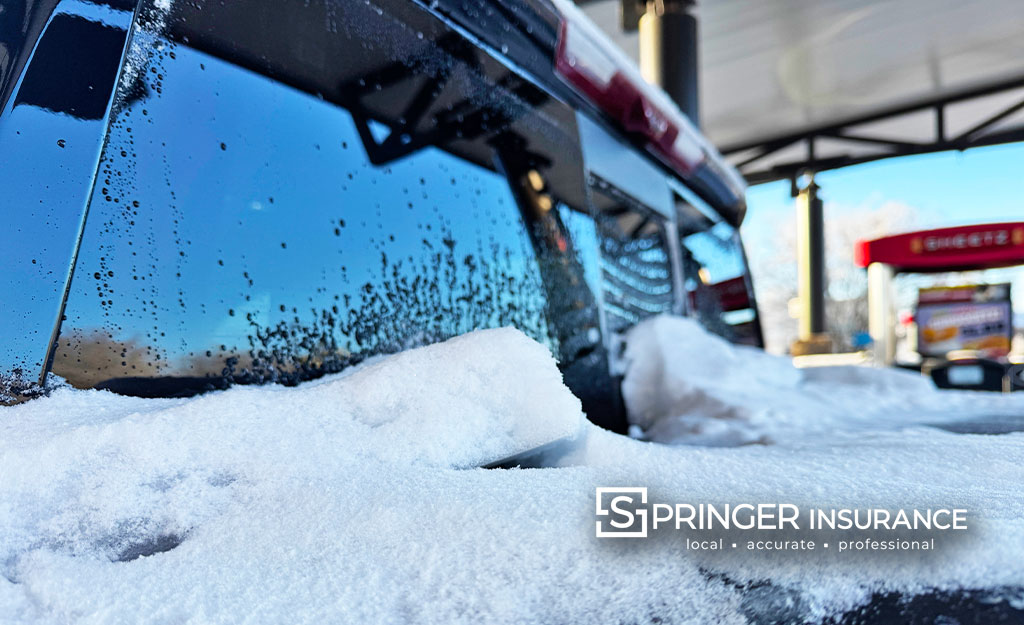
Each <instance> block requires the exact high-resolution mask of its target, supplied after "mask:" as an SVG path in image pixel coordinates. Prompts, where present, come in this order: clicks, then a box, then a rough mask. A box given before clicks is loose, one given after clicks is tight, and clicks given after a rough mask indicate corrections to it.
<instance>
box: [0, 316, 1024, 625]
mask: <svg viewBox="0 0 1024 625" xmlns="http://www.w3.org/2000/svg"><path fill="white" fill-rule="evenodd" d="M676 339H685V340H686V341H689V342H690V343H691V345H690V346H687V345H685V344H682V345H679V344H677V345H674V346H670V345H669V344H667V343H662V342H661V341H670V340H676ZM645 341H646V342H647V345H646V349H648V350H649V351H648V354H649V355H650V356H651V358H652V362H653V364H652V368H651V369H647V370H646V371H647V372H646V373H643V371H644V370H642V369H641V368H639V365H638V364H637V363H639V362H640V361H639V360H635V362H634V370H633V371H632V372H631V373H630V376H631V382H630V384H631V388H630V390H629V394H630V397H631V404H632V405H633V406H634V407H637V406H648V407H650V410H649V411H647V412H645V413H644V414H645V415H646V416H645V417H643V418H644V419H645V421H644V423H645V424H648V425H650V426H651V427H649V428H648V430H647V432H648V434H650V433H651V432H653V431H655V430H656V429H657V427H658V424H659V423H660V422H662V421H666V420H668V421H673V420H675V421H678V417H679V415H680V414H682V413H681V412H680V411H688V412H693V414H699V415H701V416H702V418H703V419H704V420H705V421H710V420H711V419H717V418H719V417H722V416H727V418H725V419H719V420H721V421H728V422H729V423H730V424H731V425H730V426H729V428H731V430H732V431H733V432H734V433H735V438H737V439H747V438H750V437H751V436H754V435H756V436H768V437H770V438H772V439H773V440H776V442H778V444H776V445H746V446H741V447H732V448H708V447H698V446H693V445H685V446H668V445H662V444H657V443H651V442H643V441H637V440H632V439H630V438H627V437H622V436H618V435H615V434H612V433H609V432H605V431H603V430H599V429H597V428H595V427H593V426H590V425H588V424H586V423H581V421H580V407H579V403H578V402H577V400H576V399H575V398H574V397H572V395H571V394H570V393H569V392H568V390H567V389H566V388H565V387H564V386H563V385H562V383H561V379H560V376H559V374H558V371H557V369H556V368H555V365H554V362H553V360H552V358H551V356H550V355H549V354H548V353H547V351H546V350H545V349H544V348H543V347H541V346H539V345H537V344H536V343H534V342H532V341H530V340H529V339H527V338H526V337H525V336H523V335H521V334H520V333H518V332H517V331H514V330H494V331H484V332H476V333H472V334H469V335H466V336H464V337H460V338H458V339H454V340H452V341H449V342H447V343H443V344H439V345H435V346H431V347H427V348H422V349H419V350H413V351H410V352H406V353H404V354H400V355H397V356H393V357H389V358H386V359H382V360H380V361H377V362H375V363H373V364H371V365H368V366H365V367H362V368H360V369H358V370H356V371H354V372H352V373H350V374H348V375H341V376H335V377H332V378H329V379H325V380H322V381H320V382H317V383H314V384H310V385H305V386H302V387H299V388H294V389H283V388H275V387H265V388H237V389H232V390H229V391H226V392H221V393H215V394H211V395H208V396H204V397H201V398H197V399H191V400H141V399H131V398H124V397H117V396H113V395H110V394H108V393H104V392H97V391H72V390H62V391H59V392H56V393H54V394H53V395H52V396H50V397H47V398H43V399H39V400H35V401H32V402H29V403H26V404H24V405H21V406H16V407H11V408H4V409H2V410H0V622H8V621H10V622H22V621H30V622H84V623H104V624H107V623H167V622H174V623H177V622H197V623H199V622H203V623H205V622H212V623H241V622H245V623H282V622H288V623H321V622H347V623H613V622H637V623H644V622H662V623H684V622H689V623H743V622H746V621H747V620H748V618H750V615H751V611H752V610H754V611H756V608H752V606H751V604H750V597H751V593H750V592H747V591H745V590H744V589H743V585H744V584H746V583H748V582H761V581H765V580H770V582H771V586H769V587H768V588H771V589H775V590H773V591H772V592H776V591H777V592H778V593H782V594H781V596H783V597H784V598H786V599H787V601H788V604H789V605H790V607H791V608H793V609H794V610H796V611H797V612H798V613H799V614H800V615H801V618H803V617H806V618H811V619H814V618H820V617H823V616H825V615H828V614H832V613H835V612H837V611H840V610H842V609H844V608H849V607H851V606H853V605H856V604H857V603H859V602H863V601H864V600H866V598H867V597H868V596H869V595H870V593H871V592H872V591H875V590H883V589H892V590H902V591H907V592H915V591H919V590H924V589H927V588H936V587H937V588H959V587H969V588H992V587H1003V586H1008V587H1021V586H1024V558H1022V557H1021V556H1022V555H1024V510H1022V506H1021V498H1020V496H1019V485H1020V484H1021V483H1022V481H1024V435H1021V434H1008V435H1004V436H973V435H958V434H952V433H948V432H943V431H939V430H934V429H930V428H924V427H916V426H912V425H909V424H910V423H911V420H910V418H909V417H905V418H904V417H900V415H896V416H894V417H893V418H894V419H897V418H900V419H903V422H904V423H906V424H908V425H907V427H902V426H901V427H892V426H893V423H894V421H890V420H888V417H886V418H885V419H884V420H883V421H884V422H880V423H879V425H880V427H877V428H874V429H872V428H871V427H870V424H869V421H870V420H871V417H870V415H871V414H873V415H875V417H877V418H879V419H881V418H882V417H883V415H885V414H886V411H887V410H889V409H898V410H902V409H909V408H913V407H914V406H916V405H918V404H915V403H914V402H919V401H924V400H921V399H919V397H931V395H932V393H931V391H930V390H929V389H928V388H927V387H926V386H924V385H920V384H918V381H917V380H916V379H914V378H908V377H905V376H903V375H889V374H887V373H886V372H879V371H861V370H856V371H854V370H849V371H846V370H844V371H840V372H816V373H811V374H808V373H801V372H795V371H791V370H789V369H787V367H789V365H788V363H787V362H786V361H783V360H773V359H767V358H764V357H763V356H762V355H760V354H759V353H757V352H750V353H748V352H746V351H745V350H737V349H736V348H733V347H731V346H728V345H725V344H722V343H720V342H718V340H717V339H713V338H710V337H707V336H706V335H704V334H703V333H701V332H699V331H696V330H695V328H694V327H693V326H692V325H690V324H689V322H686V321H683V320H675V319H667V318H663V319H658V320H655V321H652V322H650V323H648V324H646V325H645V326H641V327H640V328H638V330H637V331H636V332H635V333H634V335H633V336H632V337H630V352H631V355H632V356H633V357H634V359H636V358H637V357H638V356H639V355H640V354H639V353H638V351H637V350H639V349H641V347H642V346H643V344H644V342H645ZM670 347H671V349H670ZM691 349H696V350H697V351H696V352H695V353H698V354H701V360H700V362H696V363H695V362H694V358H693V356H692V355H688V354H689V353H690V350H691ZM748 359H752V360H751V362H753V363H755V364H758V365H760V366H759V367H756V368H750V367H748V366H747V364H749V363H746V364H745V363H744V362H740V363H739V364H743V365H744V366H741V367H734V366H729V363H730V362H736V361H747V360H748ZM659 363H660V364H659ZM890 373H891V372H890ZM674 376H682V377H674ZM862 376H867V378H862ZM823 377H824V378H828V379H829V380H831V384H833V385H834V386H841V385H846V386H848V387H849V389H845V390H836V391H835V392H834V393H832V394H831V397H832V398H833V400H832V401H827V399H828V397H829V396H830V395H829V394H828V393H827V383H826V381H825V380H824V379H823ZM683 378H686V379H687V380H688V381H687V383H688V384H689V386H687V387H686V388H689V389H691V390H690V392H691V394H693V393H696V391H701V393H696V394H697V395H699V401H696V402H693V401H690V400H688V399H687V398H686V397H685V394H686V393H685V392H677V391H676V390H673V389H672V388H671V387H672V386H673V384H674V383H676V382H680V381H682V380H683ZM814 385H817V386H818V387H820V388H819V389H818V390H817V391H813V392H809V391H808V390H807V387H809V386H814ZM643 389H646V390H643ZM908 389H909V390H912V391H913V393H914V394H913V397H911V398H909V399H908V398H907V397H906V391H907V390H908ZM652 393H653V394H661V393H673V394H672V395H671V396H669V397H668V398H667V399H666V398H657V400H652V398H650V397H648V398H646V399H644V398H643V395H644V394H652ZM730 393H732V394H733V395H730ZM972 397H973V396H972ZM759 398H760V401H761V402H762V403H758V401H759ZM941 398H946V399H947V401H948V403H947V405H948V406H952V407H953V408H951V410H959V408H957V406H966V405H969V402H968V399H969V397H968V396H967V395H966V394H956V393H945V394H942V395H941ZM996 399H998V398H996ZM996 399H990V400H986V401H987V402H988V403H989V404H992V405H993V406H995V404H996V403H998V402H997V401H996ZM927 401H928V402H931V403H929V404H928V405H929V406H930V407H938V406H940V405H941V403H942V402H941V400H940V399H936V400H931V399H929V400H927ZM638 402H639V403H638ZM644 402H646V403H644ZM688 402H689V403H688ZM1020 405H1021V403H1020V401H1019V400H1018V399H1016V398H1011V399H1003V400H1002V404H1001V408H1003V409H1006V410H1009V409H1010V408H1011V407H1012V406H1018V407H1019V406H1020ZM722 406H732V408H731V409H730V410H727V411H725V412H723V411H722ZM764 406H768V407H769V408H770V410H771V411H772V412H771V413H770V414H769V415H763V414H762V413H761V412H759V411H761V410H762V409H763V408H764ZM644 410H647V408H644ZM844 411H845V414H846V415H847V417H849V421H850V422H851V423H853V424H854V425H852V426H849V427H845V426H844V427H840V426H843V423H844V417H843V414H844ZM865 411H866V412H865ZM659 414H661V415H662V416H660V417H659V416H658V415H659ZM664 415H669V416H664ZM772 415H774V416H775V417H777V419H779V420H780V422H781V423H782V424H783V425H781V426H779V427H778V428H774V429H773V428H771V427H769V425H768V424H767V422H768V420H769V417H770V416H772ZM966 416H969V415H966V414H962V415H959V417H961V418H963V417H966ZM819 418H820V419H822V420H824V421H825V425H823V426H821V427H819V428H818V429H816V430H815V431H814V432H812V433H811V434H810V435H808V436H806V437H801V436H800V435H799V431H800V428H801V427H803V426H805V425H806V426H810V425H812V424H813V423H814V421H815V419H819ZM829 428H835V429H836V431H835V433H834V435H832V436H825V435H824V434H825V432H826V431H827V430H828V429H829ZM705 434H706V432H705ZM683 438H684V439H685V438H686V437H685V436H684V437H683ZM555 439H560V440H563V441H564V440H566V439H572V440H571V442H567V443H565V444H564V445H563V447H562V448H561V449H560V450H555V451H551V452H549V455H548V457H547V460H546V464H545V466H546V468H540V469H512V470H487V469H480V468H473V467H474V465H476V464H479V463H482V462H489V461H491V460H493V459H495V458H497V457H501V456H505V455H510V454H514V453H517V452H520V451H522V450H524V449H526V448H529V447H532V446H536V445H538V444H543V443H544V442H545V441H549V440H555ZM687 442H693V440H692V438H691V439H689V440H688V441H687ZM716 442H722V439H721V438H720V437H719V438H718V439H717V440H716ZM614 485H641V486H648V487H650V489H651V492H652V493H655V494H656V495H657V497H658V498H659V499H663V500H666V501H690V502H701V501H710V502H720V503H726V502H730V501H732V502H737V501H754V502H758V501H765V502H775V501H792V502H794V503H798V504H807V505H814V506H819V507H825V506H830V505H844V506H856V505H861V506H865V505H871V506H892V507H899V506H923V505H931V504H941V505H947V506H958V507H966V508H968V509H969V510H970V511H971V515H972V516H971V519H972V520H977V523H972V529H971V530H970V531H969V532H967V533H965V534H964V535H962V536H960V537H959V539H958V540H956V541H953V542H952V543H950V544H946V545H944V548H942V549H939V550H936V551H935V552H932V553H931V554H927V555H921V554H913V553H904V554H899V555H898V556H883V555H878V554H870V555H859V554H837V553H834V552H833V553H823V552H815V553H812V554H806V553H797V554H786V553H776V554H766V553H758V552H727V553H724V554H714V553H707V554H705V553H697V552H692V551H687V550H686V548H685V546H684V545H683V544H682V542H681V536H675V535H667V536H658V537H657V538H655V539H650V540H648V541H607V540H606V541H601V540H598V539H596V538H595V537H594V534H593V532H594V514H593V510H594V488H595V487H597V486H614ZM178 543H180V544H178ZM175 545H176V546H175ZM172 547H173V548H172ZM161 549H168V550H166V551H162V552H159V553H152V552H154V551H160V550H161ZM142 553H152V555H143V556H142V557H135V556H138V555H139V554H142ZM761 588H762V589H763V588H764V587H763V586H762V587H761ZM794 606H795V607H794Z"/></svg>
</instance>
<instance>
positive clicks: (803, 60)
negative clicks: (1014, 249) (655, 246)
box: [579, 0, 1024, 183]
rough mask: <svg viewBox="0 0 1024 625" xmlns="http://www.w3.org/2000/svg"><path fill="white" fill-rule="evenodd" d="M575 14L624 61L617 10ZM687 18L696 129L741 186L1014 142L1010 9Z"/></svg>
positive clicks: (1021, 63)
mask: <svg viewBox="0 0 1024 625" xmlns="http://www.w3.org/2000/svg"><path fill="white" fill-rule="evenodd" d="M627 1H629V0H627ZM579 3H580V4H581V6H582V8H583V10H584V12H586V13H587V14H588V15H589V16H590V18H591V19H593V20H594V21H595V22H596V23H597V24H598V25H599V26H600V27H601V28H602V29H603V30H605V31H606V32H607V33H608V34H609V35H610V36H611V37H612V38H613V40H614V41H616V42H617V43H618V44H619V45H620V46H621V47H622V48H623V49H624V50H625V51H626V52H627V54H629V55H631V56H632V57H633V58H634V59H635V58H637V48H638V42H637V33H636V32H635V30H633V28H635V23H634V24H629V21H630V19H628V12H627V19H625V20H624V19H623V17H622V12H621V5H622V0H590V1H587V0H579ZM694 11H695V12H696V15H697V19H698V24H699V32H700V58H699V81H700V100H701V123H702V130H703V131H704V133H705V134H706V135H707V136H708V137H710V139H711V140H712V141H713V142H714V143H715V144H716V145H717V146H718V147H719V149H720V150H721V151H722V152H723V153H724V154H725V155H726V156H727V157H728V158H729V160H730V161H731V162H732V163H733V164H735V165H737V166H738V167H739V169H740V171H741V172H742V173H743V174H744V175H745V176H746V178H747V180H748V181H749V182H751V183H758V182H765V181H769V180H775V179H784V178H790V179H792V178H794V177H795V176H797V175H798V174H799V173H800V172H801V171H803V170H814V171H822V170H826V169H833V168H836V167H843V166H847V165H853V164H857V163H863V162H867V161H872V160H878V159H882V158H888V157H892V156H903V155H908V154H921V153H926V152H935V151H941V150H950V149H966V148H969V147H975V146H982V145H994V144H998V143H1008V142H1013V141H1020V140H1024V2H1022V1H1021V0H981V1H978V2H965V1H964V0H874V1H871V0H698V2H697V4H696V7H695V8H694ZM624 27H625V28H624Z"/></svg>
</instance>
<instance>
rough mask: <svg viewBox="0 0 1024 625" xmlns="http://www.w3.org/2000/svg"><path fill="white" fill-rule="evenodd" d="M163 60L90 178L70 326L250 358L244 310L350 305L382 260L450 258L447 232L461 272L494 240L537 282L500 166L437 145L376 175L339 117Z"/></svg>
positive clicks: (269, 86) (267, 86)
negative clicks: (490, 167)
mask: <svg viewBox="0 0 1024 625" xmlns="http://www.w3.org/2000/svg"><path fill="white" fill-rule="evenodd" d="M170 50H173V52H174V54H175V56H176V59H174V60H172V59H170V58H168V57H166V56H165V57H164V59H163V61H162V62H160V63H155V64H153V63H151V67H155V68H156V70H157V73H159V74H160V75H162V84H160V87H161V90H162V95H155V94H154V95H152V96H151V97H149V98H146V99H144V100H142V101H140V102H136V103H134V104H133V105H132V106H131V107H130V108H129V109H128V110H126V111H123V112H122V114H121V115H120V117H119V118H118V120H117V122H116V123H115V124H114V126H113V128H112V131H111V142H110V145H109V147H108V149H107V153H106V163H107V165H108V166H109V168H110V169H112V170H113V172H114V173H113V175H110V174H108V173H107V172H105V171H104V170H103V169H101V178H103V179H104V180H107V179H109V181H110V184H109V188H108V191H109V193H108V194H107V195H104V189H105V188H107V187H106V186H105V185H98V186H97V192H96V194H95V195H94V197H93V203H92V209H91V210H92V214H91V215H90V218H89V222H88V224H87V231H86V236H85V240H84V243H83V251H82V259H81V262H80V271H79V273H78V275H77V276H76V281H75V284H74V288H73V293H72V298H71V301H70V303H69V319H71V321H72V324H71V325H72V326H73V327H76V328H95V327H104V328H110V329H113V330H115V333H116V334H117V337H118V338H121V339H129V338H132V336H133V334H136V333H137V334H143V333H145V334H146V337H147V338H148V339H150V341H156V342H157V344H159V345H160V346H161V347H162V348H164V349H170V350H173V349H175V347H177V348H178V349H184V350H186V351H189V350H195V351H201V350H204V349H208V348H210V347H213V348H214V349H216V347H219V344H224V345H226V346H227V347H228V349H229V350H230V349H231V348H232V347H239V348H245V347H247V344H246V342H245V341H244V340H243V337H244V336H245V335H247V334H248V333H249V331H250V328H249V324H248V322H247V320H246V314H247V313H251V314H252V315H253V317H254V319H255V320H256V321H257V323H259V324H260V325H262V326H267V325H270V324H272V323H277V322H278V321H291V320H292V318H293V317H299V318H300V319H301V320H303V321H305V320H307V319H309V318H311V316H312V315H313V311H314V310H319V309H324V308H330V307H331V306H333V305H338V306H339V307H342V308H343V306H344V301H343V299H341V298H339V299H336V298H335V296H336V295H338V294H339V293H343V292H355V291H356V290H357V289H358V288H359V287H361V286H362V285H364V284H366V283H376V282H378V281H379V280H380V278H381V277H382V271H383V270H382V267H383V264H384V262H385V261H386V262H387V263H388V266H389V267H393V265H394V263H395V262H396V261H402V262H404V263H406V266H407V267H408V263H409V262H410V259H409V257H410V256H414V257H415V259H416V260H417V261H419V260H420V259H422V258H424V257H425V254H424V252H425V251H432V252H445V251H446V250H445V248H444V245H443V243H442V240H443V239H445V238H447V237H448V236H449V235H450V238H451V239H452V240H454V242H455V248H454V250H455V256H456V257H457V258H458V259H460V262H461V259H463V258H464V257H465V256H466V255H470V254H472V255H475V256H477V257H478V258H485V259H490V257H491V249H490V245H491V243H502V244H503V245H502V246H501V247H502V249H508V248H509V247H510V246H509V242H510V241H511V242H512V244H513V246H514V247H515V249H513V252H514V254H513V258H512V265H511V266H510V267H506V269H507V270H509V271H510V272H511V273H515V274H518V275H535V274H536V272H537V269H536V267H535V264H534V261H533V259H532V252H530V251H529V249H530V248H529V242H528V238H527V237H526V235H525V233H524V232H523V231H522V228H521V224H520V222H519V218H518V209H517V208H516V206H515V203H514V200H513V199H512V197H511V194H510V192H509V189H508V187H507V184H505V183H504V182H503V181H502V182H501V183H496V174H494V173H493V172H489V171H486V170H483V169H480V168H478V167H476V166H474V165H471V164H468V163H466V162H464V161H461V160H458V159H456V158H454V157H451V156H449V155H447V154H445V153H443V152H441V151H439V150H436V149H434V148H428V149H426V150H423V151H420V152H418V153H417V154H415V155H413V156H410V157H407V158H405V159H402V160H400V161H397V162H395V163H393V164H390V165H387V166H384V167H374V166H372V165H370V164H369V163H368V162H367V161H366V156H365V153H364V151H363V148H362V146H361V144H360V142H359V139H358V136H357V134H356V132H355V129H354V126H353V124H352V121H351V117H350V116H349V115H348V113H347V112H345V111H343V110H342V109H339V108H336V107H334V106H332V105H329V104H325V103H323V102H322V101H319V100H317V99H316V98H314V97H310V96H308V95H305V94H302V93H300V92H297V91H294V90H292V89H289V88H285V87H282V86H281V85H279V84H276V83H273V82H272V81H269V80H267V79H265V78H263V77H261V76H259V75H256V74H253V73H251V72H248V71H245V70H241V69H239V68H237V67H234V66H232V65H229V64H226V63H223V62H221V61H218V60H216V59H214V58H211V57H209V56H206V55H203V54H201V53H198V52H195V51H193V50H190V49H188V48H186V47H183V46H175V47H173V48H171V49H170ZM146 76H147V77H149V78H150V81H151V83H152V80H153V76H155V74H154V73H152V72H149V71H147V73H146ZM151 86H152V84H151ZM129 128H130V129H131V130H130V131H129ZM108 196H109V199H108ZM136 201H137V202H139V207H138V208H137V209H135V208H133V206H132V203H133V202H136ZM133 210H136V211H137V213H138V214H137V215H136V214H133V213H132V211H133ZM133 221H134V225H133V224H132V223H131V222H133ZM425 240H426V241H427V243H424V241H425ZM427 245H429V246H431V247H430V248H429V250H428V248H427V247H426V246H427ZM108 271H113V273H114V275H113V276H112V277H111V276H109V275H108V273H107V272H108ZM388 271H389V272H390V271H391V269H390V268H389V269H388ZM460 271H464V269H462V268H460ZM246 273H247V274H248V277H246ZM179 274H180V277H178V275H179ZM95 275H99V278H98V279H97V278H95V277H94V276H95ZM250 279H251V280H252V282H253V283H252V286H251V287H250V286H249V282H248V281H249V280H250ZM179 300H180V301H179ZM105 301H109V302H111V304H110V305H109V306H101V305H98V304H100V303H101V302H105ZM154 303H155V304H154ZM281 306H284V308H285V310H284V311H282V310H281ZM229 311H233V312H234V315H233V316H232V315H230V314H229ZM395 312H396V314H400V311H395ZM137 329H141V330H142V331H141V332H138V330H137ZM186 337H203V338H204V339H207V341H208V343H209V344H208V345H199V344H196V343H197V341H195V340H192V341H187V340H186ZM140 338H141V337H140Z"/></svg>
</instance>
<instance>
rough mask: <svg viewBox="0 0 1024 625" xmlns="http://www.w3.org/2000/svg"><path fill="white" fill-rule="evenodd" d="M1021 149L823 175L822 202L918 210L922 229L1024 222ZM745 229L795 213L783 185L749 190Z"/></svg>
mask: <svg viewBox="0 0 1024 625" xmlns="http://www.w3.org/2000/svg"><path fill="white" fill-rule="evenodd" d="M1022 165H1024V144H1009V145H1002V146H995V147H989V148H975V149H973V150H968V151H966V152H940V153H938V154H927V155H922V156H907V157H902V158H894V159H889V160H884V161H876V162H874V163H867V164H865V165H858V166H855V167H847V168H845V169H838V170H834V171H828V172H823V173H821V174H818V176H817V177H816V179H817V181H818V183H819V184H820V185H821V188H822V197H823V198H824V199H825V201H826V202H833V203H837V204H840V205H842V206H844V207H849V208H850V209H854V208H855V207H858V206H864V205H869V204H880V203H882V202H886V201H894V202H901V203H905V204H908V205H910V206H913V207H915V208H917V209H919V212H920V213H921V217H922V219H923V221H924V223H922V227H925V228H930V227H935V228H938V227H942V226H953V225H960V224H968V223H983V222H995V221H1019V220H1021V219H1024V175H1022V174H1024V171H1022ZM747 201H748V203H749V206H750V210H749V212H748V214H747V223H746V224H745V226H744V229H745V230H751V229H756V228H758V227H759V226H760V225H761V224H763V223H768V222H771V221H775V220H777V219H779V217H780V215H782V214H783V212H788V211H792V210H793V206H794V204H793V199H792V198H790V197H789V183H788V182H786V181H780V182H773V183H769V184H763V185H758V186H755V187H751V189H750V191H749V192H748V194H747Z"/></svg>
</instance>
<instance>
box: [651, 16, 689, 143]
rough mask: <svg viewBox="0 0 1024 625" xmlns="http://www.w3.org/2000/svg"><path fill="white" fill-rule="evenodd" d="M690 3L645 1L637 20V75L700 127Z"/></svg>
mask: <svg viewBox="0 0 1024 625" xmlns="http://www.w3.org/2000/svg"><path fill="white" fill-rule="evenodd" d="M694 4H695V2H694V0H647V3H646V7H645V12H644V14H643V15H642V16H641V17H640V73H641V74H643V77H644V79H645V80H646V81H647V82H649V83H651V84H654V85H658V86H659V87H661V88H662V89H664V90H665V92H666V93H667V94H668V95H669V97H671V98H672V99H673V100H674V101H675V103H676V104H677V105H678V106H679V109H680V110H681V111H682V112H683V113H685V114H686V116H687V117H689V118H690V121H691V122H693V125H694V126H697V127H698V128H699V127H700V97H699V96H700V94H699V92H698V91H699V84H698V80H697V78H698V77H697V17H696V16H695V15H694V14H693V12H692V9H693V6H694Z"/></svg>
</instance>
